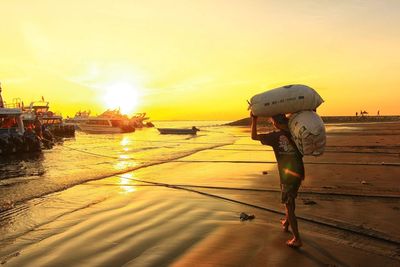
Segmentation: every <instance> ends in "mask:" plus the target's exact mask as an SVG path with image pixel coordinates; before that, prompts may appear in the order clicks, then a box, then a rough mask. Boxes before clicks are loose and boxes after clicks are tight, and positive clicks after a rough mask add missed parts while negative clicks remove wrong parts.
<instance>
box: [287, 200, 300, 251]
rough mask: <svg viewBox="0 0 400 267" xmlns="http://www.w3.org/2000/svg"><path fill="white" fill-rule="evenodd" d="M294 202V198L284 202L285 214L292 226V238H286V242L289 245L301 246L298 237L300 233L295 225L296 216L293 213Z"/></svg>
mask: <svg viewBox="0 0 400 267" xmlns="http://www.w3.org/2000/svg"><path fill="white" fill-rule="evenodd" d="M295 207H296V204H295V201H294V198H289V200H288V202H287V203H286V210H287V216H288V220H289V224H290V227H291V228H292V233H293V236H294V237H293V239H291V240H288V241H287V242H286V244H287V245H288V246H290V247H296V248H298V247H301V246H302V242H301V239H300V234H299V229H298V226H297V218H296V215H295V213H294V210H295Z"/></svg>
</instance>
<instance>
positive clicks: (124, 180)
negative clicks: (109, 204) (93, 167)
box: [119, 173, 137, 193]
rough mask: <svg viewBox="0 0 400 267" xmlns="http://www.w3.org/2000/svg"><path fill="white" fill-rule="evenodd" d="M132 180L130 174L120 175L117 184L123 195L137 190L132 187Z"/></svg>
mask: <svg viewBox="0 0 400 267" xmlns="http://www.w3.org/2000/svg"><path fill="white" fill-rule="evenodd" d="M132 178H133V174H132V173H124V174H122V175H121V177H120V180H119V184H120V185H121V189H122V190H124V192H123V193H132V192H135V191H136V190H137V188H136V187H135V186H134V182H133V181H132V180H131V179H132Z"/></svg>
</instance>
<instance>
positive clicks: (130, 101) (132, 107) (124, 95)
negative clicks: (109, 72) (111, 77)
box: [103, 82, 140, 114]
mask: <svg viewBox="0 0 400 267" xmlns="http://www.w3.org/2000/svg"><path fill="white" fill-rule="evenodd" d="M139 97H140V95H139V91H138V89H137V88H136V87H135V86H134V85H132V84H130V83H126V82H117V83H113V84H111V85H109V86H107V89H106V91H105V93H104V95H103V101H104V103H105V105H106V107H107V108H108V109H117V108H119V109H120V110H121V113H123V114H131V113H133V112H135V111H136V108H137V106H138V103H139Z"/></svg>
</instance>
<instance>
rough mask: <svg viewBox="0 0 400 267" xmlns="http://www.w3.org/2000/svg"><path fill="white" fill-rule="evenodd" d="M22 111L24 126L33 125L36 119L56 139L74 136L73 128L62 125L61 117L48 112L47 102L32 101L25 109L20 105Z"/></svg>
mask: <svg viewBox="0 0 400 267" xmlns="http://www.w3.org/2000/svg"><path fill="white" fill-rule="evenodd" d="M21 107H22V108H21V109H22V111H23V114H22V119H23V121H24V124H25V125H26V126H29V125H33V124H34V121H35V120H36V118H37V119H38V120H39V121H40V123H41V124H42V125H43V126H44V128H46V129H48V130H49V131H50V132H51V134H52V135H54V136H58V137H70V136H74V135H75V128H74V127H73V126H70V125H67V124H64V122H63V117H62V116H61V115H59V114H56V113H54V112H52V111H50V110H49V102H46V101H44V99H43V98H42V101H34V102H31V103H30V105H29V107H27V108H25V107H24V105H21Z"/></svg>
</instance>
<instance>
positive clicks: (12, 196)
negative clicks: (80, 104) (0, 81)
mask: <svg viewBox="0 0 400 267" xmlns="http://www.w3.org/2000/svg"><path fill="white" fill-rule="evenodd" d="M223 124H224V122H221V121H218V122H215V121H162V122H155V125H156V127H159V128H168V127H172V128H173V127H175V128H191V127H192V126H196V127H198V128H200V129H201V130H200V131H199V132H198V133H197V135H161V134H159V132H158V131H157V129H156V128H143V129H138V130H136V131H135V132H133V133H125V134H86V133H83V132H76V136H75V138H70V139H65V140H64V141H63V142H62V143H60V144H57V145H56V146H54V148H53V149H51V150H44V151H43V152H41V153H39V154H35V155H13V156H8V157H3V158H0V210H5V209H8V208H10V207H12V206H14V205H15V204H16V203H23V202H24V201H27V200H30V199H34V198H38V197H42V196H46V195H48V194H51V193H53V192H58V191H61V190H64V189H67V188H70V187H73V186H74V185H78V184H82V183H85V182H87V181H90V180H97V179H101V178H106V177H110V176H112V175H116V174H123V173H125V172H129V171H132V170H135V169H138V168H142V167H146V166H150V165H153V164H162V163H165V162H169V161H173V160H176V159H179V158H182V157H184V156H188V155H190V154H193V153H196V152H198V151H202V150H206V149H211V148H213V147H217V146H222V145H226V144H232V143H233V142H234V141H235V140H236V139H237V137H235V134H234V133H233V132H232V128H233V127H228V126H223Z"/></svg>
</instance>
